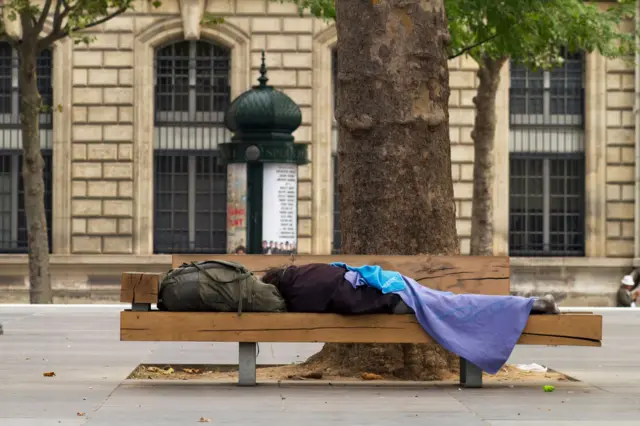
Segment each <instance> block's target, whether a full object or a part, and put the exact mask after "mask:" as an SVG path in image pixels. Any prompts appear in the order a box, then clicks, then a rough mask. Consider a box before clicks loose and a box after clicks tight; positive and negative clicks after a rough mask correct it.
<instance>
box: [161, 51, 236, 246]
mask: <svg viewBox="0 0 640 426" xmlns="http://www.w3.org/2000/svg"><path fill="white" fill-rule="evenodd" d="M230 65H231V51H230V49H228V48H226V47H224V46H221V45H218V44H215V43H213V42H209V41H179V42H176V43H172V44H169V45H167V46H164V47H162V48H160V49H158V50H157V51H156V63H155V131H154V133H155V134H154V138H155V141H154V146H155V153H154V158H155V160H154V174H155V216H154V217H155V219H154V249H155V252H156V253H185V252H206V253H225V252H226V246H227V241H226V240H227V221H226V216H227V170H226V167H225V166H223V165H221V164H220V155H219V150H218V144H220V143H223V142H225V141H226V140H228V139H229V138H230V136H231V135H230V132H229V131H228V130H227V129H226V128H225V126H224V113H225V111H226V110H227V107H228V106H229V103H230V86H229V79H230Z"/></svg>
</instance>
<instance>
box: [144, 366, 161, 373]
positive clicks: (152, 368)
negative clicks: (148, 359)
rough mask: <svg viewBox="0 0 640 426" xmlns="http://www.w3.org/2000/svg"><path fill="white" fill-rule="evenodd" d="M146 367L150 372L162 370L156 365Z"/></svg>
mask: <svg viewBox="0 0 640 426" xmlns="http://www.w3.org/2000/svg"><path fill="white" fill-rule="evenodd" d="M146 368H147V371H151V372H152V373H159V372H160V371H162V370H160V369H159V368H158V367H146Z"/></svg>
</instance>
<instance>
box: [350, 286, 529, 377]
mask: <svg viewBox="0 0 640 426" xmlns="http://www.w3.org/2000/svg"><path fill="white" fill-rule="evenodd" d="M399 275H400V274H399ZM401 277H402V278H403V281H404V283H405V285H404V288H403V289H401V290H397V291H394V293H396V294H398V295H399V296H400V297H401V298H402V300H403V301H404V302H405V303H406V304H407V305H409V306H410V307H411V308H412V309H413V310H414V312H415V315H416V318H417V319H418V322H419V323H420V325H421V326H422V328H424V330H425V331H426V332H427V333H428V334H429V335H430V336H431V337H432V338H433V339H434V340H435V341H436V342H438V343H439V344H440V345H442V346H443V347H444V348H445V349H447V350H449V351H451V352H453V353H455V354H457V355H459V356H461V357H463V358H465V359H466V360H467V361H470V362H472V363H473V364H475V365H477V366H478V367H480V368H481V369H482V370H484V371H486V372H487V373H490V374H495V373H497V372H498V371H500V368H502V366H503V365H504V364H505V363H506V362H507V360H508V359H509V356H510V355H511V352H512V351H513V348H514V347H515V345H516V343H517V342H518V339H519V338H520V335H521V334H522V330H524V327H525V326H526V324H527V321H528V319H529V314H530V313H531V308H532V306H533V301H534V300H535V299H534V298H532V297H519V296H488V295H482V294H453V293H450V292H443V291H437V290H432V289H429V288H427V287H424V286H422V285H420V284H419V283H417V282H416V281H415V280H413V279H412V278H409V277H405V276H402V275H401ZM345 279H348V280H349V281H350V282H351V284H352V285H353V286H354V287H355V288H357V287H359V286H361V285H369V284H368V282H367V281H366V279H365V278H364V277H363V276H362V275H359V276H358V275H352V274H349V273H347V275H345ZM372 287H376V288H379V287H378V286H377V285H373V286H372Z"/></svg>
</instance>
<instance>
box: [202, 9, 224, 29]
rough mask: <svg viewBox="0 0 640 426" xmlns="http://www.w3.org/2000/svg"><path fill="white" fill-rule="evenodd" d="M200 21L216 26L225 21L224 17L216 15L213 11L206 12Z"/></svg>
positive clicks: (206, 24)
mask: <svg viewBox="0 0 640 426" xmlns="http://www.w3.org/2000/svg"><path fill="white" fill-rule="evenodd" d="M200 23H201V24H202V25H205V26H214V25H219V24H222V23H224V17H222V16H217V15H214V14H213V13H211V12H204V15H203V16H202V19H201V20H200Z"/></svg>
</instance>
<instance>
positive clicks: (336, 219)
mask: <svg viewBox="0 0 640 426" xmlns="http://www.w3.org/2000/svg"><path fill="white" fill-rule="evenodd" d="M331 82H332V85H331V86H332V91H333V93H332V95H333V98H332V99H333V113H334V114H333V120H332V124H331V158H332V160H333V243H332V244H331V251H332V253H334V254H335V253H340V249H341V247H342V244H341V242H342V241H341V236H342V234H341V232H340V194H339V192H338V123H337V122H336V117H335V110H336V96H337V93H338V90H337V87H338V50H337V49H336V48H335V47H334V48H333V49H331Z"/></svg>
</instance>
